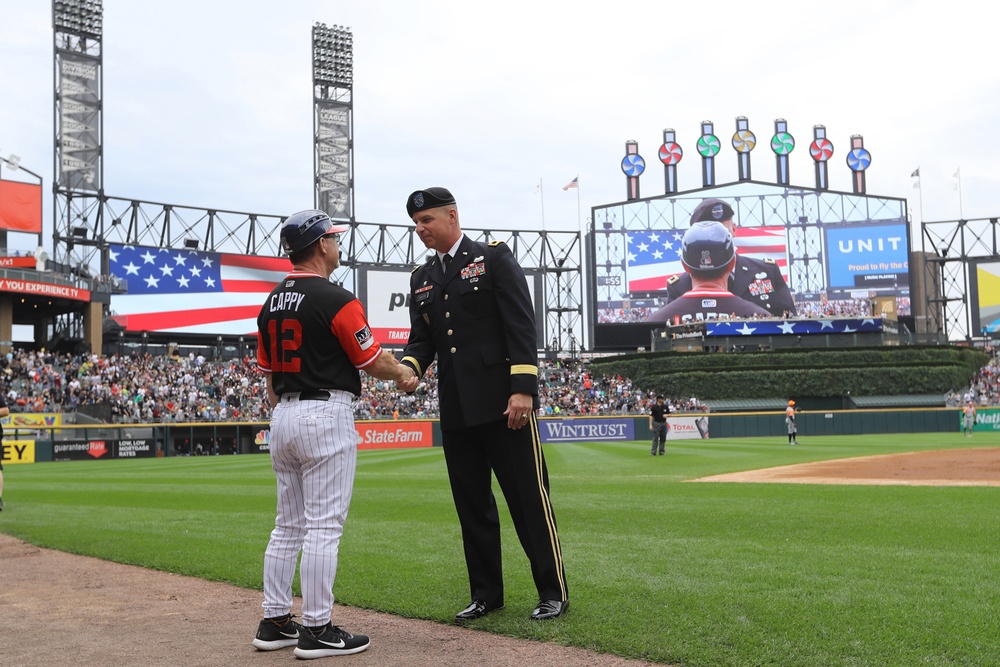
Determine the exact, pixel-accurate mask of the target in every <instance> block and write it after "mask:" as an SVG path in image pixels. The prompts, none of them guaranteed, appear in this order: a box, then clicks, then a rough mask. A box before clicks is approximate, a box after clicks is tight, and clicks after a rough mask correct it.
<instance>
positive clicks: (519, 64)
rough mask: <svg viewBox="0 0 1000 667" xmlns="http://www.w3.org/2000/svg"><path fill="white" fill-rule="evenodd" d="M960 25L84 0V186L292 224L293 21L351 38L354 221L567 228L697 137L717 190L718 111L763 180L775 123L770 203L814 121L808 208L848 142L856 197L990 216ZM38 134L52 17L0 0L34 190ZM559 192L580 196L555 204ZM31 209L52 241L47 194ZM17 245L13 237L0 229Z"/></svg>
mask: <svg viewBox="0 0 1000 667" xmlns="http://www.w3.org/2000/svg"><path fill="white" fill-rule="evenodd" d="M983 8H984V5H982V4H981V3H972V2H965V1H964V0H955V1H953V2H950V3H939V2H924V1H913V2H903V1H893V0H886V1H883V0H874V1H872V0H868V1H866V2H859V1H856V0H845V1H843V2H839V3H822V4H820V3H812V2H801V1H797V2H784V1H770V0H762V1H761V2H756V3H750V2H732V1H730V0H722V1H720V2H711V3H709V2H690V1H687V0H677V1H673V2H665V1H663V0H636V1H634V2H631V3H624V4H618V3H592V4H590V5H588V4H587V3H578V2H562V1H552V2H550V1H547V0H536V1H534V2H526V1H522V0H513V1H511V2H503V3H480V2H470V1H468V0H466V1H463V2H452V1H444V0H430V1H425V0H391V1H383V2H379V1H377V0H372V1H369V2H360V1H357V0H355V1H354V2H347V1H344V0H323V1H313V0H284V1H283V2H262V1H258V0H242V1H241V2H238V3H235V2H220V1H218V0H199V1H197V2H195V1H193V0H173V1H172V2H169V3H167V2H158V3H151V2H127V1H126V0H104V40H103V48H104V147H105V159H104V169H105V174H104V184H105V192H106V194H108V195H110V196H114V197H123V198H132V199H141V200H146V201H154V202H163V203H172V204H177V205H186V206H195V207H207V208H209V207H210V208H218V209H226V210H234V211H246V212H252V213H262V214H277V215H287V214H289V213H291V212H294V211H296V210H299V209H303V208H311V207H312V205H313V190H312V170H313V158H312V90H311V77H312V69H311V68H312V65H311V28H312V25H313V24H314V23H315V22H324V23H327V24H329V25H343V26H346V27H349V28H350V29H351V30H352V32H353V35H354V82H355V83H354V91H353V93H354V139H355V183H356V203H355V213H356V218H357V219H358V220H359V221H364V222H376V223H395V224H405V223H406V222H408V220H407V218H406V213H405V208H404V204H405V200H406V197H407V195H408V194H409V193H410V192H411V191H413V190H415V189H419V188H423V187H428V186H431V185H444V186H447V187H449V188H450V189H451V190H452V191H453V192H454V194H455V195H456V197H457V199H458V202H459V205H460V209H461V212H462V221H463V226H465V227H467V228H477V229H481V228H492V229H503V228H514V229H527V228H532V229H538V228H541V227H542V225H543V223H544V226H545V228H546V229H560V230H572V229H577V228H578V227H579V224H580V221H581V218H584V219H585V218H586V217H587V216H588V215H589V209H590V207H591V206H594V205H599V204H607V203H611V202H617V201H621V200H623V199H625V198H626V183H625V177H624V176H623V174H622V172H621V160H622V157H623V156H624V152H625V142H626V141H628V140H635V141H637V142H638V143H639V152H640V154H641V155H642V156H643V157H644V158H645V161H646V165H647V170H646V173H645V175H644V176H643V177H642V181H641V195H642V196H643V197H650V196H655V195H658V194H662V193H663V188H664V185H663V177H662V174H663V170H662V166H661V165H660V163H659V161H658V160H657V149H658V148H659V146H660V144H661V143H662V141H663V130H664V129H665V128H673V129H674V130H675V131H676V133H677V137H678V139H677V140H678V142H679V143H680V144H681V145H682V147H683V148H684V151H685V156H684V159H683V160H682V162H681V164H680V165H679V169H678V182H679V189H680V190H681V191H684V190H692V189H696V188H699V187H701V165H700V158H699V156H698V155H697V152H696V149H695V142H696V141H697V139H698V136H699V135H700V131H701V122H702V121H705V120H710V121H712V122H714V123H715V133H716V135H718V136H719V138H720V139H721V140H722V146H723V148H722V152H721V153H720V154H719V156H717V158H716V164H717V176H716V179H717V182H718V183H720V184H723V183H727V182H732V181H735V180H736V179H737V173H738V172H737V157H736V153H735V151H733V149H732V148H731V146H730V143H729V142H730V138H731V136H732V133H733V132H734V131H735V119H736V117H737V116H746V117H747V118H748V119H749V122H750V129H751V130H752V131H754V133H755V134H756V135H757V139H758V146H757V148H756V149H755V150H754V151H753V153H752V154H751V160H752V165H753V175H754V179H755V180H762V181H766V182H773V180H774V173H775V168H774V156H773V154H772V153H771V152H770V150H769V147H768V145H767V143H768V141H767V140H768V139H769V138H770V136H771V135H772V134H773V133H774V120H775V119H777V118H784V119H786V120H787V121H788V125H789V131H790V132H791V133H792V134H793V135H794V136H795V138H796V141H797V146H796V149H795V151H794V152H793V153H792V155H791V159H790V165H791V166H790V173H791V183H792V184H793V185H800V186H805V187H812V186H813V185H814V175H813V162H812V160H811V158H810V157H809V153H808V145H809V143H810V142H811V141H812V131H813V126H814V125H824V126H825V127H826V131H827V136H828V138H829V139H830V140H831V141H832V142H833V143H834V146H835V154H834V156H833V158H832V160H831V163H830V188H831V189H832V190H840V191H846V192H850V191H851V189H852V186H851V180H850V178H851V172H850V171H849V170H848V168H847V166H846V163H845V159H846V155H847V152H848V151H849V149H850V147H849V142H850V137H851V136H852V135H862V136H863V137H864V144H865V148H867V149H868V150H869V151H870V152H871V155H872V164H871V167H870V168H869V169H868V171H867V172H866V179H867V189H868V193H869V194H875V195H883V196H889V197H900V198H906V199H908V201H909V211H910V215H911V218H912V219H913V220H914V222H915V223H919V222H920V220H921V219H923V220H929V221H934V220H949V219H957V218H958V217H960V216H964V217H966V218H975V217H993V216H997V215H1000V198H997V197H995V196H994V194H995V193H997V192H998V191H1000V153H998V152H997V151H995V150H993V149H991V148H990V146H991V145H992V142H993V139H997V138H998V136H1000V129H998V127H997V126H998V123H1000V121H998V119H1000V86H998V82H1000V69H998V68H995V67H992V66H988V65H987V63H991V62H993V60H994V54H993V49H994V47H993V44H994V39H993V37H994V35H993V32H994V28H993V21H992V20H990V19H989V17H987V16H985V15H982V12H984V11H987V10H985V9H983ZM977 17H978V18H977ZM52 117H53V47H52V17H51V2H47V1H46V0H20V1H14V0H4V2H2V3H0V155H2V156H4V157H7V156H9V155H10V154H16V155H18V156H20V158H21V163H22V164H23V165H24V166H25V167H27V168H30V169H32V170H33V171H36V172H38V173H40V174H43V175H44V176H45V177H46V184H47V185H46V188H49V189H50V185H49V184H50V183H51V178H52V155H53V138H52V135H53V118H52ZM918 167H919V169H920V174H921V177H920V185H921V187H920V188H919V189H917V188H915V187H914V184H915V183H916V181H917V179H915V178H912V177H911V174H912V173H913V171H914V170H915V169H917V168H918ZM959 169H960V174H961V178H960V179H956V178H955V176H954V174H955V173H956V171H957V170H959ZM0 174H2V176H3V177H4V178H8V177H14V176H12V174H11V172H10V170H9V169H7V168H4V169H3V170H2V171H0ZM577 176H578V177H579V183H580V187H579V190H578V191H577V190H569V191H564V190H563V186H564V185H566V184H567V183H568V182H569V181H570V180H571V179H573V178H574V177H577ZM959 180H960V189H956V187H957V186H958V185H959ZM539 183H541V188H539V187H538V186H539ZM959 193H961V199H960V197H959ZM45 209H46V210H45V214H44V215H45V222H44V224H45V228H44V234H45V236H46V238H47V244H51V233H52V227H51V225H52V204H51V194H47V195H46V200H45ZM914 241H915V243H914V245H915V246H917V247H919V243H918V242H917V240H916V239H914ZM19 244H20V245H22V246H23V247H24V248H31V247H33V246H34V238H33V237H32V236H28V235H17V234H11V238H10V240H9V245H10V246H11V247H12V249H13V248H15V247H17V246H18V245H19Z"/></svg>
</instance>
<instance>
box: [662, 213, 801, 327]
mask: <svg viewBox="0 0 1000 667" xmlns="http://www.w3.org/2000/svg"><path fill="white" fill-rule="evenodd" d="M734 215H735V214H734V212H733V209H732V207H731V206H730V205H729V204H727V203H726V202H724V201H722V200H721V199H706V200H705V201H703V202H701V203H700V204H698V206H697V207H696V208H695V209H694V213H692V214H691V224H692V225H693V224H694V223H696V222H701V221H704V220H714V221H716V222H721V223H722V224H723V225H725V226H726V228H727V229H728V230H729V233H730V234H732V235H733V236H735V235H736V231H735V229H734V227H735V225H734V223H733V217H734ZM689 289H691V277H690V276H689V275H688V274H681V275H678V276H675V277H673V278H671V279H670V280H669V281H667V300H668V302H669V301H673V300H674V299H676V298H678V297H679V296H680V295H681V294H684V293H685V292H687V291H688V290H689ZM728 289H729V291H730V292H732V293H733V294H735V295H736V296H738V297H740V298H742V299H745V300H747V301H750V302H752V303H755V304H757V305H758V306H760V307H762V308H764V309H766V310H767V311H768V312H769V313H770V314H771V315H772V316H773V317H786V316H792V315H795V301H794V299H793V298H792V293H791V291H790V290H789V289H788V284H787V283H785V279H784V277H782V275H781V270H780V268H779V267H778V265H777V264H775V263H774V262H773V261H772V260H766V261H761V260H759V259H753V258H751V257H746V256H744V255H737V257H736V266H735V268H734V269H733V271H732V273H731V274H730V275H729V285H728Z"/></svg>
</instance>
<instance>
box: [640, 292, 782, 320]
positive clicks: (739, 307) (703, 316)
mask: <svg viewBox="0 0 1000 667" xmlns="http://www.w3.org/2000/svg"><path fill="white" fill-rule="evenodd" d="M729 315H735V316H736V317H750V316H753V315H758V316H762V317H770V316H771V313H769V312H768V311H766V310H764V309H763V308H761V307H759V306H757V305H755V304H753V303H750V302H749V301H747V300H745V299H741V298H740V297H738V296H735V295H734V294H732V293H731V292H726V291H725V290H719V289H696V290H695V289H693V290H690V291H688V292H685V293H684V294H682V295H680V297H678V298H677V299H675V300H673V301H671V302H670V303H668V304H667V305H665V306H664V307H663V308H660V309H659V310H658V311H656V312H655V313H653V314H652V315H650V316H649V319H648V321H649V322H665V323H667V324H674V323H678V324H684V323H686V322H692V321H695V322H700V321H702V320H707V319H711V318H715V317H719V316H723V317H725V316H729Z"/></svg>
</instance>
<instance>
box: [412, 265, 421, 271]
mask: <svg viewBox="0 0 1000 667" xmlns="http://www.w3.org/2000/svg"><path fill="white" fill-rule="evenodd" d="M419 268H420V265H419V264H417V265H416V266H415V267H413V270H412V271H410V273H416V272H417V269H419Z"/></svg>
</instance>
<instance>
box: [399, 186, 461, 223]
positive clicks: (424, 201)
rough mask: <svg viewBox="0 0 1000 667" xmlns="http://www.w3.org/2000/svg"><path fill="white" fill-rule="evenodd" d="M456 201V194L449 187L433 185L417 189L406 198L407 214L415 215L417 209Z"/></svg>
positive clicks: (420, 209)
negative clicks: (424, 188)
mask: <svg viewBox="0 0 1000 667" xmlns="http://www.w3.org/2000/svg"><path fill="white" fill-rule="evenodd" d="M454 203H455V196H454V195H452V194H451V192H449V191H448V189H447V188H441V187H433V188H427V189H426V190H417V191H416V192H414V193H412V194H411V195H410V196H409V197H407V198H406V214H407V215H408V216H410V217H411V218H412V217H413V214H414V213H416V212H417V211H423V210H426V209H429V208H437V207H438V206H447V205H448V204H454Z"/></svg>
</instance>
